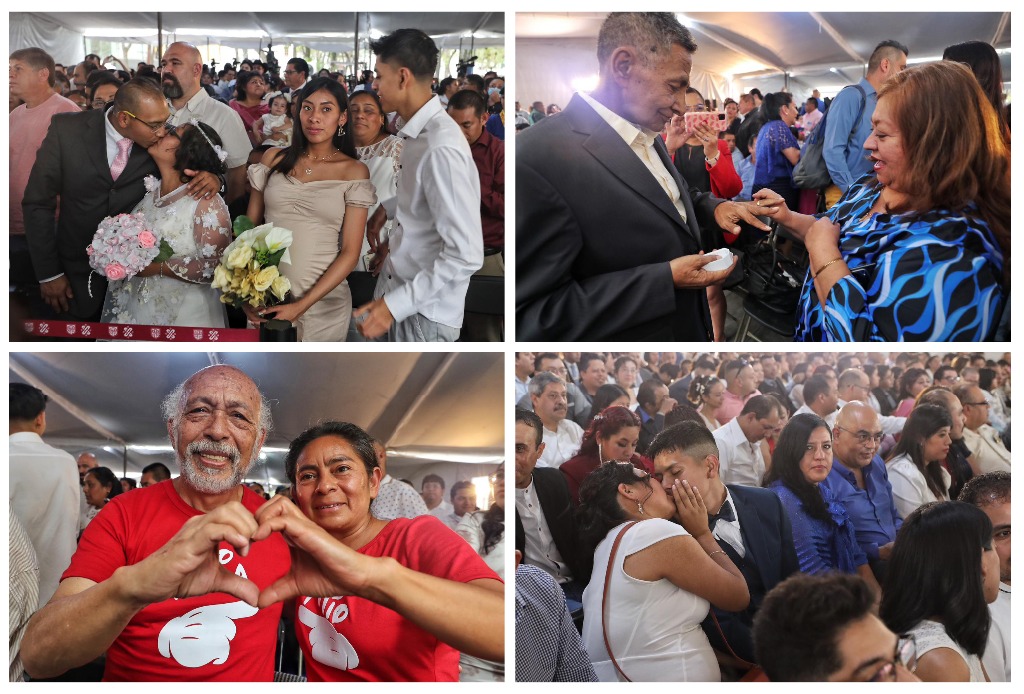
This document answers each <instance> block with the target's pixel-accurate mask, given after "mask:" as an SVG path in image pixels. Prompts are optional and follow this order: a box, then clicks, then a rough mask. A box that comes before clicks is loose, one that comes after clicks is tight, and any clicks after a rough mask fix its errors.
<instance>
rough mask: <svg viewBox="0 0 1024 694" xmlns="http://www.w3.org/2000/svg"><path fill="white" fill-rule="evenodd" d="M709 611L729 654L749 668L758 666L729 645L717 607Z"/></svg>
mask: <svg viewBox="0 0 1024 694" xmlns="http://www.w3.org/2000/svg"><path fill="white" fill-rule="evenodd" d="M709 612H710V613H711V620H712V621H713V622H714V623H715V628H716V629H718V635H719V636H721V637H722V643H724V644H725V648H726V650H727V651H729V655H731V656H732V657H733V658H735V659H736V660H737V661H739V663H740V664H741V665H742V666H744V667H745V668H747V669H748V670H753V669H754V668H756V667H757V665H756V664H755V663H751V662H750V661H747V660H744V659H743V658H741V657H739V656H738V655H736V651H734V650H733V649H732V646H730V645H729V639H727V638H725V632H724V631H722V625H721V624H719V623H718V616H717V615H716V614H715V609H714V608H713V607H712V608H711V609H710V610H709Z"/></svg>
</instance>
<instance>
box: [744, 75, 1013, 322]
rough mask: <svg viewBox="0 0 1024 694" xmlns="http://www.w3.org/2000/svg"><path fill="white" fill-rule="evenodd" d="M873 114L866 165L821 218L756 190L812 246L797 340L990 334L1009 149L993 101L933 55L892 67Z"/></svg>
mask: <svg viewBox="0 0 1024 694" xmlns="http://www.w3.org/2000/svg"><path fill="white" fill-rule="evenodd" d="M871 121H872V125H873V127H874V129H873V131H872V133H871V135H870V137H868V139H867V141H866V142H865V143H864V147H865V149H866V150H867V151H868V154H869V158H870V159H871V160H872V161H873V162H874V172H873V173H871V174H868V175H866V176H864V177H863V178H861V179H860V180H858V181H857V182H856V183H855V184H854V185H853V186H851V187H850V189H849V190H848V191H847V192H846V194H845V195H844V196H843V197H842V199H840V201H839V202H838V203H837V204H836V206H835V207H833V208H832V209H831V210H829V211H828V212H827V213H826V214H825V215H824V216H822V217H821V218H820V219H816V218H815V217H810V216H807V215H801V214H797V213H794V212H792V211H791V210H790V209H789V208H788V206H787V205H785V204H784V202H783V201H782V200H780V199H779V195H778V194H775V193H773V192H772V191H770V190H763V191H759V192H758V193H756V194H755V195H754V199H755V202H756V204H757V205H758V206H759V207H761V208H762V210H764V211H765V212H764V213H765V214H767V215H768V216H771V217H774V218H775V219H776V220H777V221H778V222H779V223H781V224H782V225H784V226H786V227H788V228H789V229H790V230H791V231H792V232H793V233H794V234H796V235H797V236H799V237H800V238H802V239H803V241H804V244H805V245H806V247H807V252H808V255H809V257H810V268H809V272H808V275H807V278H806V280H805V282H804V288H803V295H802V298H801V299H802V300H801V303H800V307H799V309H798V310H799V312H800V315H799V323H798V325H797V330H796V339H797V340H801V341H853V340H858V341H885V342H895V341H964V342H974V341H983V340H987V339H992V335H993V333H994V331H995V329H996V327H997V325H998V323H999V317H1000V314H1001V312H1002V308H1003V304H1004V301H1005V299H1006V298H1007V297H1008V296H1009V261H1010V235H1009V234H1010V153H1009V148H1008V147H1007V146H1006V144H1005V142H1004V141H1003V138H1002V136H1001V134H1000V132H999V119H998V117H997V116H996V113H995V111H994V110H993V108H992V105H991V104H990V103H989V102H988V100H987V99H986V98H985V95H984V93H983V92H982V90H981V87H980V86H979V85H978V82H977V80H976V79H975V78H974V76H973V75H972V74H971V72H970V71H969V70H968V69H967V68H965V67H964V66H963V65H960V64H958V63H953V62H950V61H942V62H937V63H931V64H928V65H921V66H917V67H913V68H910V69H908V70H905V71H903V72H901V73H899V74H897V75H895V76H893V77H892V78H891V79H890V80H889V81H888V82H886V83H885V84H884V85H883V86H882V87H881V88H880V89H879V90H878V104H877V106H876V107H875V112H874V114H873V115H872V119H871Z"/></svg>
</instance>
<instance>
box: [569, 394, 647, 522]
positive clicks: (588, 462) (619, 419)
mask: <svg viewBox="0 0 1024 694" xmlns="http://www.w3.org/2000/svg"><path fill="white" fill-rule="evenodd" d="M616 387H617V386H616ZM639 440H640V418H639V417H638V416H637V415H636V413H634V412H631V411H630V410H629V409H628V408H626V407H609V408H607V409H605V410H604V411H603V412H601V413H600V414H598V415H596V416H595V417H594V419H593V421H592V422H591V423H590V426H589V427H587V431H586V433H584V434H583V443H581V444H580V450H579V452H577V453H576V455H575V456H573V457H572V458H570V459H569V460H567V461H565V462H564V463H562V464H561V466H559V470H561V471H562V474H563V475H565V480H566V482H567V483H568V484H569V495H570V496H571V497H572V500H573V503H574V504H578V503H579V499H580V485H581V484H583V480H585V479H586V478H587V475H589V474H590V473H591V472H593V471H594V470H596V469H597V468H598V467H600V466H601V465H602V464H603V463H606V462H609V461H629V462H631V463H632V464H633V465H635V466H636V467H637V468H639V469H641V470H645V471H647V472H650V466H649V464H648V463H647V461H646V460H645V459H644V458H642V457H641V456H639V455H637V454H636V448H637V443H638V442H639Z"/></svg>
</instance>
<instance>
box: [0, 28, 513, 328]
mask: <svg viewBox="0 0 1024 694" xmlns="http://www.w3.org/2000/svg"><path fill="white" fill-rule="evenodd" d="M371 50H372V51H373V52H374V54H375V56H376V63H375V70H374V71H370V70H365V71H363V73H362V75H361V76H360V78H359V79H358V80H356V79H355V78H354V77H346V76H345V75H343V74H339V73H337V72H332V71H330V70H327V69H321V70H320V71H319V73H317V72H316V70H315V67H314V66H311V65H310V64H309V63H308V62H307V61H306V60H305V59H304V58H302V57H294V58H291V59H289V60H288V61H287V64H286V65H285V66H284V69H283V71H281V70H280V67H279V66H278V65H277V61H276V60H274V61H269V60H268V62H266V63H264V62H262V61H260V60H243V61H242V62H240V63H231V64H225V65H224V66H223V68H222V69H221V70H219V71H216V72H215V71H214V70H213V69H212V68H211V67H210V66H209V65H207V64H204V62H203V59H202V53H201V52H200V51H199V49H197V48H196V47H195V46H193V45H191V44H187V43H182V42H176V43H172V44H170V45H169V46H168V47H167V49H166V51H165V52H164V54H163V56H161V60H160V65H159V66H157V67H154V66H152V65H146V64H142V63H140V64H139V65H138V66H137V68H136V69H134V70H129V69H127V68H126V67H125V66H124V65H123V64H121V63H120V61H119V60H117V59H115V58H113V57H108V58H107V59H106V60H104V61H101V60H100V58H99V56H97V55H89V56H86V59H85V60H84V61H83V62H81V63H79V64H77V65H75V66H73V69H69V68H68V67H65V66H63V65H57V64H56V63H55V62H54V60H53V59H52V58H51V56H49V55H48V54H47V53H46V52H45V51H43V50H42V49H39V48H31V47H30V48H21V49H19V50H16V51H14V52H13V53H12V54H11V56H10V78H11V112H10V127H11V161H10V201H9V206H10V220H11V228H10V235H11V284H12V285H13V286H14V287H16V289H17V296H18V297H19V299H20V303H19V304H17V306H16V308H18V309H19V310H20V314H21V315H23V316H24V317H25V318H51V319H52V318H56V319H60V320H71V321H101V322H104V323H121V324H137V325H166V326H190V327H209V328H224V327H228V326H229V325H230V326H231V327H246V326H247V325H248V326H258V325H262V324H263V323H264V322H266V321H268V320H270V319H278V320H283V321H287V322H288V323H290V324H292V325H294V326H295V328H296V333H297V334H296V338H297V339H298V340H300V341H341V340H346V339H352V340H374V339H388V340H397V341H454V340H456V339H460V338H461V339H462V340H464V341H467V340H499V339H501V337H502V322H501V320H500V315H498V314H500V311H488V313H486V314H485V313H482V312H479V311H478V312H477V313H473V314H472V315H470V316H468V317H467V316H466V311H465V307H466V293H467V291H468V287H469V283H470V277H471V276H473V275H474V274H476V275H482V276H491V277H494V276H503V275H504V259H503V251H504V194H505V179H504V144H503V141H502V140H503V138H504V83H503V81H502V80H501V78H500V77H498V76H497V75H496V74H494V73H489V74H488V75H487V78H486V80H484V79H483V78H481V76H479V75H474V74H469V75H465V76H462V77H460V78H458V79H456V78H453V77H447V78H445V79H442V80H440V82H438V81H437V74H438V55H439V52H438V48H437V46H436V45H435V43H434V41H433V40H432V39H431V38H430V37H429V36H427V35H426V34H424V33H423V32H421V31H419V30H416V29H402V30H398V31H395V32H393V33H392V34H389V35H387V36H384V37H381V38H379V39H377V40H375V41H372V42H371ZM115 64H119V65H120V67H122V68H124V69H120V70H116V69H108V68H106V67H104V65H110V66H113V65H115ZM68 77H70V80H69V79H68ZM79 96H81V97H82V98H81V99H78V97H79ZM76 99H77V100H76ZM132 212H135V213H139V214H141V215H143V217H144V219H145V221H146V224H147V228H148V229H151V230H152V231H153V232H155V233H156V234H157V235H158V236H159V238H162V239H163V240H165V241H167V242H168V244H169V245H170V247H171V249H172V251H173V254H172V255H171V256H170V257H169V258H167V259H163V260H162V262H157V261H156V260H154V261H153V262H151V263H150V264H149V265H148V266H145V267H144V269H143V270H142V271H141V272H139V273H138V274H136V275H134V276H132V277H128V278H122V277H119V276H117V273H114V274H113V275H112V274H111V273H110V272H109V271H105V272H104V273H103V274H101V273H99V272H93V270H92V268H91V267H90V264H89V255H88V253H87V250H86V249H87V248H88V247H89V246H90V244H91V243H92V241H93V236H94V234H95V233H96V231H97V228H98V226H99V225H100V222H101V221H103V220H104V219H105V218H107V217H114V216H116V215H119V214H122V213H132ZM241 215H246V216H248V217H249V218H250V219H251V220H252V222H253V223H255V224H256V225H260V224H263V223H268V224H272V225H273V226H274V227H279V228H284V229H288V230H289V231H291V233H292V243H291V247H290V249H289V250H288V254H287V255H286V256H285V257H284V258H282V259H281V260H280V264H279V266H278V269H277V271H276V272H277V273H279V274H280V275H281V276H283V277H284V278H286V279H287V280H288V282H289V283H290V292H289V294H288V295H287V298H286V299H285V301H284V302H283V303H277V304H273V303H272V302H270V301H267V300H264V301H262V302H261V301H257V300H252V301H249V302H247V303H246V304H245V305H244V313H243V307H241V306H234V307H233V308H234V310H233V311H231V312H229V311H228V310H227V309H226V307H225V306H224V304H223V303H222V302H221V296H222V295H221V293H220V291H218V289H214V288H213V286H212V285H214V284H216V282H215V278H216V269H217V267H218V266H219V265H220V264H221V262H222V260H223V261H228V260H230V261H231V263H234V264H237V262H240V261H241V256H238V257H236V258H233V259H229V258H228V257H227V256H225V250H226V249H227V247H228V245H229V243H230V242H231V241H232V239H233V237H234V233H233V225H232V220H233V219H237V218H238V217H239V216H241ZM55 224H56V226H57V233H56V235H54V233H53V227H54V225H55ZM235 255H237V254H235ZM158 257H160V258H162V256H158ZM236 261H237V262H236ZM261 267H262V266H261ZM353 272H360V273H370V274H371V275H373V276H376V279H372V278H370V279H362V280H361V282H362V284H367V283H370V284H369V286H371V287H373V289H372V297H371V296H368V297H367V298H366V301H365V302H360V303H361V304H362V305H359V306H353V305H352V303H353V302H352V292H351V290H350V288H349V284H348V279H349V278H350V276H352V273H353ZM264 274H265V273H263V272H261V273H260V275H259V276H257V278H256V279H255V280H253V284H254V285H256V288H257V289H258V290H259V291H264V290H266V289H267V288H268V287H269V286H270V284H271V282H272V280H273V279H274V278H273V277H270V276H269V275H272V274H274V273H273V272H270V271H269V270H268V271H267V273H266V274H267V277H266V280H267V281H264ZM108 278H109V280H110V281H109V283H108ZM373 283H375V286H374V284H373ZM264 285H266V286H264ZM366 292H367V294H369V293H370V289H369V288H368V289H367V290H366ZM268 304H269V305H268ZM460 331H461V332H460Z"/></svg>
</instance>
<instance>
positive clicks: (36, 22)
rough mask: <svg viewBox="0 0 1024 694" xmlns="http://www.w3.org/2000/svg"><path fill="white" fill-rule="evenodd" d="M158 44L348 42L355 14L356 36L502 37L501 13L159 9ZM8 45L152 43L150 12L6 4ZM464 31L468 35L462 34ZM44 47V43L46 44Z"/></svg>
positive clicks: (346, 45)
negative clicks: (12, 8) (28, 8)
mask: <svg viewBox="0 0 1024 694" xmlns="http://www.w3.org/2000/svg"><path fill="white" fill-rule="evenodd" d="M160 20H161V21H162V27H163V30H164V32H165V37H164V46H166V45H167V44H168V43H169V42H171V41H187V42H189V43H194V44H195V45H197V46H199V47H200V48H202V47H203V46H206V45H210V44H217V45H222V46H227V47H231V48H239V49H250V50H257V49H260V50H265V49H266V48H267V43H268V41H270V40H272V41H273V43H274V44H275V45H280V44H285V43H297V44H301V45H305V46H308V47H309V48H313V49H317V50H322V51H334V52H344V51H350V50H352V46H353V43H354V37H355V32H356V27H357V22H358V30H359V36H360V40H362V39H363V38H365V37H367V36H372V37H376V36H380V35H383V34H387V33H389V32H391V31H394V30H395V29H401V28H404V27H416V28H418V29H422V30H423V31H425V32H426V33H428V34H430V35H431V37H433V38H434V41H435V42H436V43H437V45H438V47H439V48H442V49H457V48H459V46H460V41H461V45H462V46H463V47H464V48H465V49H467V50H468V49H469V48H470V47H471V46H472V47H474V48H481V47H486V46H502V45H504V40H505V37H504V32H505V19H504V15H503V14H502V13H500V12H458V13H456V12H358V13H357V12H260V13H255V12H163V13H161V17H160ZM9 21H10V40H11V44H10V50H12V51H14V50H17V49H19V48H25V47H28V46H39V47H40V48H44V49H46V50H47V52H48V53H50V55H52V56H53V58H54V60H56V61H57V62H61V63H70V62H73V61H78V60H81V58H82V55H83V54H84V51H83V50H82V47H83V45H84V44H83V39H84V36H85V35H86V33H88V35H89V36H91V37H93V38H99V39H104V40H111V41H126V42H127V41H131V42H135V43H147V44H151V45H154V46H155V45H156V43H157V26H158V22H157V13H156V12H99V11H97V12H12V13H11V14H10V15H9ZM471 35H472V39H470V36H471ZM50 49H52V50H50Z"/></svg>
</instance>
